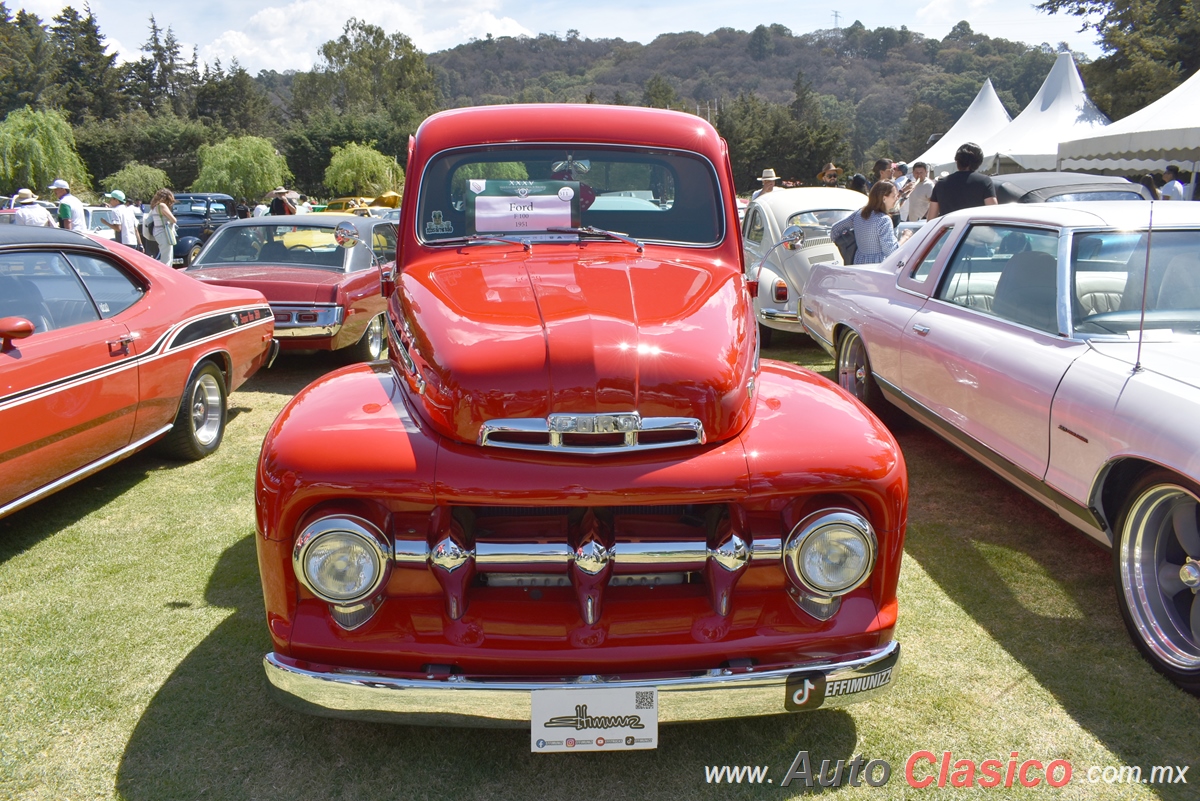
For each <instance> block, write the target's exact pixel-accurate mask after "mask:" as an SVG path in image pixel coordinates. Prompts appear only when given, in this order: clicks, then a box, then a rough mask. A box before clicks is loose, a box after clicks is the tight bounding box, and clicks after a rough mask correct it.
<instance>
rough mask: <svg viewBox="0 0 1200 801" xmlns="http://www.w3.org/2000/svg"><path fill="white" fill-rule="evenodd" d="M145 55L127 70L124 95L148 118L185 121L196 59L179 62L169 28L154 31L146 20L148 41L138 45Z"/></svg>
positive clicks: (155, 26) (154, 25)
mask: <svg viewBox="0 0 1200 801" xmlns="http://www.w3.org/2000/svg"><path fill="white" fill-rule="evenodd" d="M142 52H143V53H145V54H146V55H144V56H142V57H141V58H140V59H138V60H137V61H135V62H134V63H133V64H131V65H130V66H129V69H128V73H127V75H126V91H127V92H128V94H129V95H130V96H132V97H134V98H135V99H136V100H137V102H138V103H139V104H140V105H141V107H142V108H143V109H145V110H146V111H148V112H150V113H151V114H155V113H162V112H164V111H171V112H173V113H174V114H175V115H176V116H180V117H188V116H190V115H191V112H192V110H193V109H192V91H193V89H194V87H195V83H196V81H198V80H199V75H198V72H197V65H196V56H195V54H194V53H193V55H192V61H191V63H190V64H185V63H184V62H183V61H182V60H181V56H180V45H179V40H178V39H176V38H175V32H174V31H173V30H171V28H170V27H168V28H167V29H166V31H164V30H163V29H162V28H160V27H158V23H157V22H156V21H155V19H154V16H153V15H151V17H150V38H148V39H147V40H146V43H145V44H143V45H142Z"/></svg>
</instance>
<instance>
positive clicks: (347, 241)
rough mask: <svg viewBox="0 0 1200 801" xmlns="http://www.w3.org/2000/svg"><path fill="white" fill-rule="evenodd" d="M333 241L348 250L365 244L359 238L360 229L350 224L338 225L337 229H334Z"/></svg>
mask: <svg viewBox="0 0 1200 801" xmlns="http://www.w3.org/2000/svg"><path fill="white" fill-rule="evenodd" d="M333 239H334V241H335V242H337V243H338V246H339V247H343V248H346V249H349V248H352V247H354V246H355V245H361V244H363V241H362V239H361V238H359V236H358V229H357V228H355V227H354V226H353V225H351V224H350V223H348V222H340V223H338V224H337V228H334V229H333Z"/></svg>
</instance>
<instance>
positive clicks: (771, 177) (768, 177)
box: [750, 167, 779, 200]
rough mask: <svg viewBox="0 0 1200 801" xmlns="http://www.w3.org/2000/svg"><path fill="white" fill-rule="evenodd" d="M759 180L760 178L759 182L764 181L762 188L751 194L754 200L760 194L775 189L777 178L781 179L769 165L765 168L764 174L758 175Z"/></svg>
mask: <svg viewBox="0 0 1200 801" xmlns="http://www.w3.org/2000/svg"><path fill="white" fill-rule="evenodd" d="M758 180H759V182H761V183H762V189H759V190H757V191H756V192H755V193H754V194H753V195H751V196H750V199H751V200H754V199H755V198H757V197H758V196H759V195H763V194H766V193H767V192H770V191H771V190H772V189H774V188H775V182H776V181H777V180H779V177H778V176H777V175H775V170H773V169H772V168H770V167H767V168H766V169H765V170H763V171H762V175H760V176H759V177H758Z"/></svg>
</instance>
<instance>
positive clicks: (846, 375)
mask: <svg viewBox="0 0 1200 801" xmlns="http://www.w3.org/2000/svg"><path fill="white" fill-rule="evenodd" d="M837 374H838V384H840V385H841V387H842V389H844V390H846V391H847V392H849V393H850V394H851V395H853V396H854V397H856V398H858V399H859V400H860V401H862V403H863V405H865V406H866V407H867V408H868V409H870V410H871V411H873V412H874V413H875V414H876V415H879V416H880V417H883V416H884V415H886V414H888V413H889V407H888V403H887V401H885V400H884V398H883V394H882V393H881V392H880V391H879V385H878V384H877V383H875V376H873V375H872V374H871V362H870V360H869V359H868V358H867V346H866V345H865V344H863V341H862V337H860V336H859V335H858V333H857V332H855V331H846V332H845V333H843V334H842V335H841V337H840V338H839V339H838V347H837Z"/></svg>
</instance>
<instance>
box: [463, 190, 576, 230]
mask: <svg viewBox="0 0 1200 801" xmlns="http://www.w3.org/2000/svg"><path fill="white" fill-rule="evenodd" d="M468 188H469V190H470V191H469V192H468V196H467V219H468V225H469V226H470V228H471V230H472V231H473V232H474V233H477V234H518V235H519V234H523V233H544V232H545V231H547V230H549V229H550V228H571V227H575V226H578V225H579V184H578V183H576V182H574V181H486V180H481V179H471V180H470V181H469V183H468Z"/></svg>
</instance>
